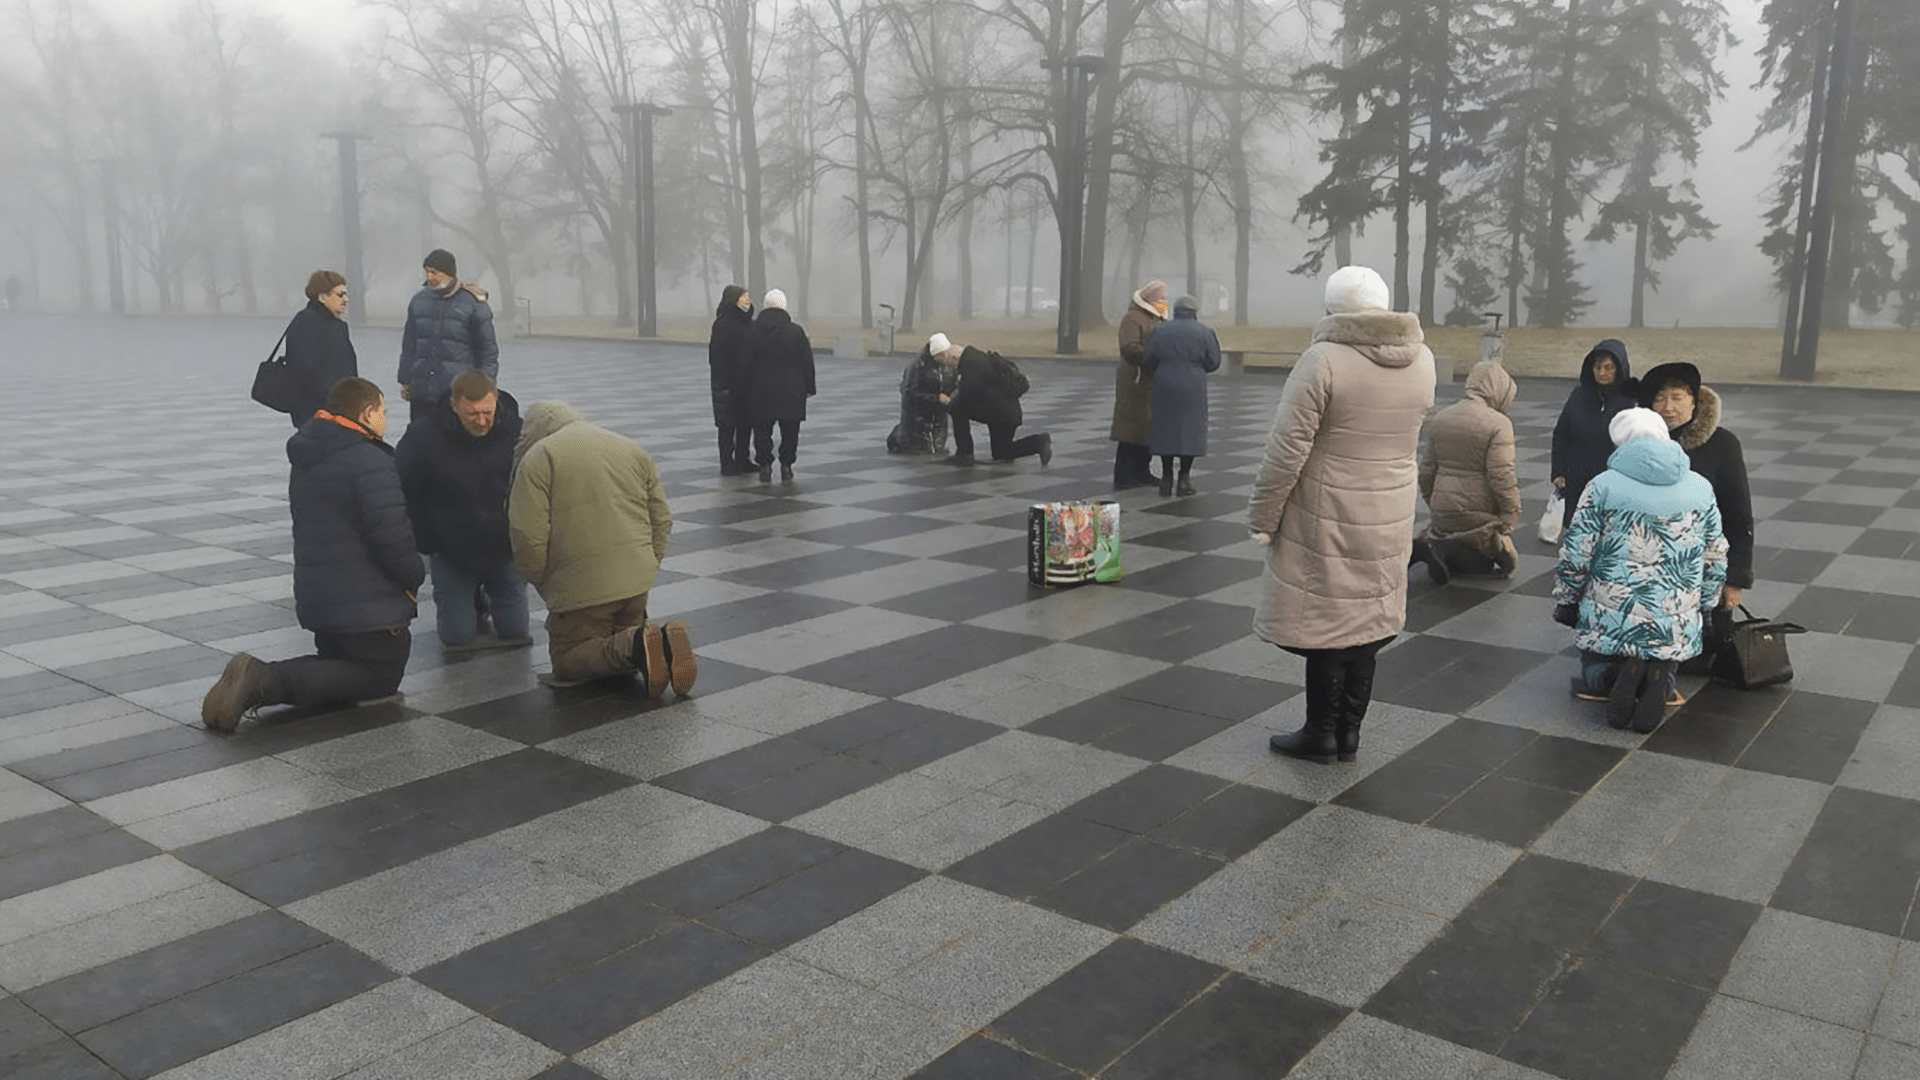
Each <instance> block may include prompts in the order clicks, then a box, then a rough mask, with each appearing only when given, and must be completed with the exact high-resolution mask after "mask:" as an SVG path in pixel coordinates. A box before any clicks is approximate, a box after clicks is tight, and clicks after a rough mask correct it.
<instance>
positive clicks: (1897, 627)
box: [1783, 593, 1920, 644]
mask: <svg viewBox="0 0 1920 1080" xmlns="http://www.w3.org/2000/svg"><path fill="white" fill-rule="evenodd" d="M1783 618H1784V616H1783ZM1788 621H1789V622H1798V621H1799V620H1797V619H1789V620H1788ZM1802 625H1805V624H1802ZM1846 633H1847V636H1849V637H1861V638H1874V639H1876V640H1879V641H1898V642H1901V643H1903V644H1911V643H1912V642H1915V641H1920V597H1912V596H1895V595H1893V594H1892V593H1874V594H1871V595H1869V596H1867V598H1866V600H1865V602H1863V603H1862V604H1861V605H1860V609H1859V613H1858V614H1857V615H1855V616H1854V619H1853V622H1852V623H1850V624H1848V626H1847V629H1846Z"/></svg>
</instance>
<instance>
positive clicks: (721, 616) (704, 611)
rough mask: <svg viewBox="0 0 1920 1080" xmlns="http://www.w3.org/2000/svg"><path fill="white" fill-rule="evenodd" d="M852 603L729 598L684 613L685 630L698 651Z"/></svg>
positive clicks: (770, 596)
mask: <svg viewBox="0 0 1920 1080" xmlns="http://www.w3.org/2000/svg"><path fill="white" fill-rule="evenodd" d="M669 558H671V556H669ZM922 595H924V594H922ZM853 606H854V605H852V604H850V603H848V602H846V601H845V600H829V599H827V598H826V597H824V596H807V595H805V594H802V593H789V592H774V593H763V594H761V595H759V596H749V597H746V598H745V599H742V600H729V601H728V602H726V603H724V604H714V605H712V606H710V607H703V608H699V609H697V610H694V611H690V612H688V613H687V616H686V621H687V632H688V633H689V634H691V635H692V636H693V642H694V648H695V649H696V650H698V648H699V645H700V643H701V642H703V641H726V640H728V639H730V638H736V637H742V636H744V635H747V634H752V633H756V632H758V631H761V630H771V629H774V628H776V627H781V626H791V625H792V624H794V623H797V622H805V621H806V620H808V619H817V618H819V617H820V616H822V615H831V614H833V613H834V612H836V611H845V610H847V609H848V608H850V607H853ZM709 663H710V661H707V660H705V659H704V658H703V659H702V660H701V661H700V680H701V684H702V685H701V687H700V689H702V690H705V689H706V687H705V685H704V684H705V682H706V678H707V666H708V664H709ZM706 692H708V693H711V692H712V691H706Z"/></svg>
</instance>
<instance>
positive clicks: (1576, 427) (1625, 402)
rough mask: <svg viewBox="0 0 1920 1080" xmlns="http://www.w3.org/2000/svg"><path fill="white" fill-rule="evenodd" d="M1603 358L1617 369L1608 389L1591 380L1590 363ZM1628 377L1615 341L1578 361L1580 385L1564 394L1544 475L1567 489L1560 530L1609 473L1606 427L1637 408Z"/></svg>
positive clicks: (1610, 444)
mask: <svg viewBox="0 0 1920 1080" xmlns="http://www.w3.org/2000/svg"><path fill="white" fill-rule="evenodd" d="M1602 353H1605V354H1609V355H1611V356H1612V357H1613V363H1614V368H1615V370H1614V375H1613V385H1612V386H1610V387H1603V386H1601V385H1600V384H1599V383H1597V382H1595V381H1594V380H1593V364H1594V361H1596V360H1598V359H1599V358H1600V356H1601V354H1602ZM1632 375H1633V369H1632V367H1631V366H1629V364H1628V363H1627V346H1626V344H1625V343H1624V342H1622V341H1619V340H1617V339H1614V338H1607V339H1606V340H1605V341H1602V342H1601V343H1600V344H1598V345H1595V346H1594V347H1593V349H1592V350H1591V351H1589V352H1588V353H1587V358H1586V359H1585V360H1582V361H1581V362H1580V385H1579V386H1576V387H1574V388H1573V393H1571V394H1568V395H1567V403H1566V405H1565V406H1563V407H1562V408H1561V409H1560V420H1559V422H1558V423H1556V424H1554V425H1553V462H1552V464H1551V465H1550V466H1549V469H1550V471H1549V472H1548V473H1547V475H1548V476H1549V477H1557V476H1564V477H1566V478H1567V486H1566V487H1565V488H1563V489H1562V490H1561V492H1560V495H1561V497H1562V498H1563V499H1565V500H1566V510H1565V515H1564V517H1563V518H1562V524H1563V525H1564V524H1566V523H1568V522H1571V521H1572V520H1573V510H1574V507H1576V506H1578V505H1579V504H1580V493H1581V492H1582V491H1585V490H1586V488H1587V482H1588V481H1590V480H1592V479H1593V478H1594V477H1596V476H1599V475H1600V474H1601V473H1603V472H1606V471H1607V458H1609V457H1611V456H1612V455H1613V436H1612V435H1609V434H1608V433H1607V425H1608V424H1610V423H1612V422H1613V415H1614V414H1615V413H1617V412H1619V411H1620V410H1621V409H1631V408H1633V407H1634V405H1635V404H1636V402H1635V400H1634V394H1635V391H1636V389H1637V387H1636V384H1635V383H1634V382H1633V379H1632Z"/></svg>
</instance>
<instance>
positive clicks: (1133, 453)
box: [1107, 281, 1167, 491]
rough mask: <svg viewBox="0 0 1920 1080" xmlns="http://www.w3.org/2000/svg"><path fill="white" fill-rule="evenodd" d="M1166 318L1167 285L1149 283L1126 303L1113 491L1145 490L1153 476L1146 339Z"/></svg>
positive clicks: (1116, 385) (1117, 376)
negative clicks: (1144, 487) (1141, 488)
mask: <svg viewBox="0 0 1920 1080" xmlns="http://www.w3.org/2000/svg"><path fill="white" fill-rule="evenodd" d="M1166 317H1167V283H1166V282H1164V281H1149V282H1147V283H1146V284H1145V285H1142V286H1140V289H1139V291H1137V292H1135V293H1134V294H1133V299H1131V300H1129V301H1127V313H1126V314H1125V315H1122V316H1120V366H1119V368H1118V369H1116V370H1115V371H1114V374H1113V426H1112V427H1111V428H1109V429H1108V430H1107V436H1108V437H1109V438H1111V439H1112V440H1113V441H1114V442H1116V443H1119V444H1120V445H1118V446H1116V447H1114V448H1113V487H1114V490H1115V491H1119V490H1121V489H1124V488H1131V487H1141V486H1143V485H1146V484H1152V483H1154V482H1155V480H1154V476H1153V451H1152V449H1151V448H1150V447H1149V445H1148V444H1150V443H1151V442H1152V441H1153V369H1152V368H1150V367H1148V366H1147V365H1146V354H1147V336H1148V335H1149V334H1151V333H1153V328H1154V327H1156V326H1158V325H1160V322H1161V320H1163V319H1165V318H1166Z"/></svg>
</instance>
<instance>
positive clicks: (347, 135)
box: [320, 131, 367, 323]
mask: <svg viewBox="0 0 1920 1080" xmlns="http://www.w3.org/2000/svg"><path fill="white" fill-rule="evenodd" d="M320 137H321V138H323V139H332V140H333V141H334V142H335V143H338V144H339V147H340V221H341V226H342V228H343V230H344V231H345V233H346V236H345V240H346V257H347V268H346V278H347V292H349V293H351V294H353V295H355V296H358V297H359V298H360V302H359V303H357V304H353V305H351V306H349V307H348V308H347V321H348V322H350V323H365V322H366V321H367V297H366V285H367V275H366V268H365V266H364V265H363V263H364V259H365V255H364V253H363V251H362V250H361V245H360V159H359V158H358V157H357V156H356V152H355V150H354V146H355V144H356V143H358V142H359V141H360V140H361V139H364V138H366V136H365V135H362V134H359V133H358V132H353V131H328V132H324V133H322V134H321V136H320Z"/></svg>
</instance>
